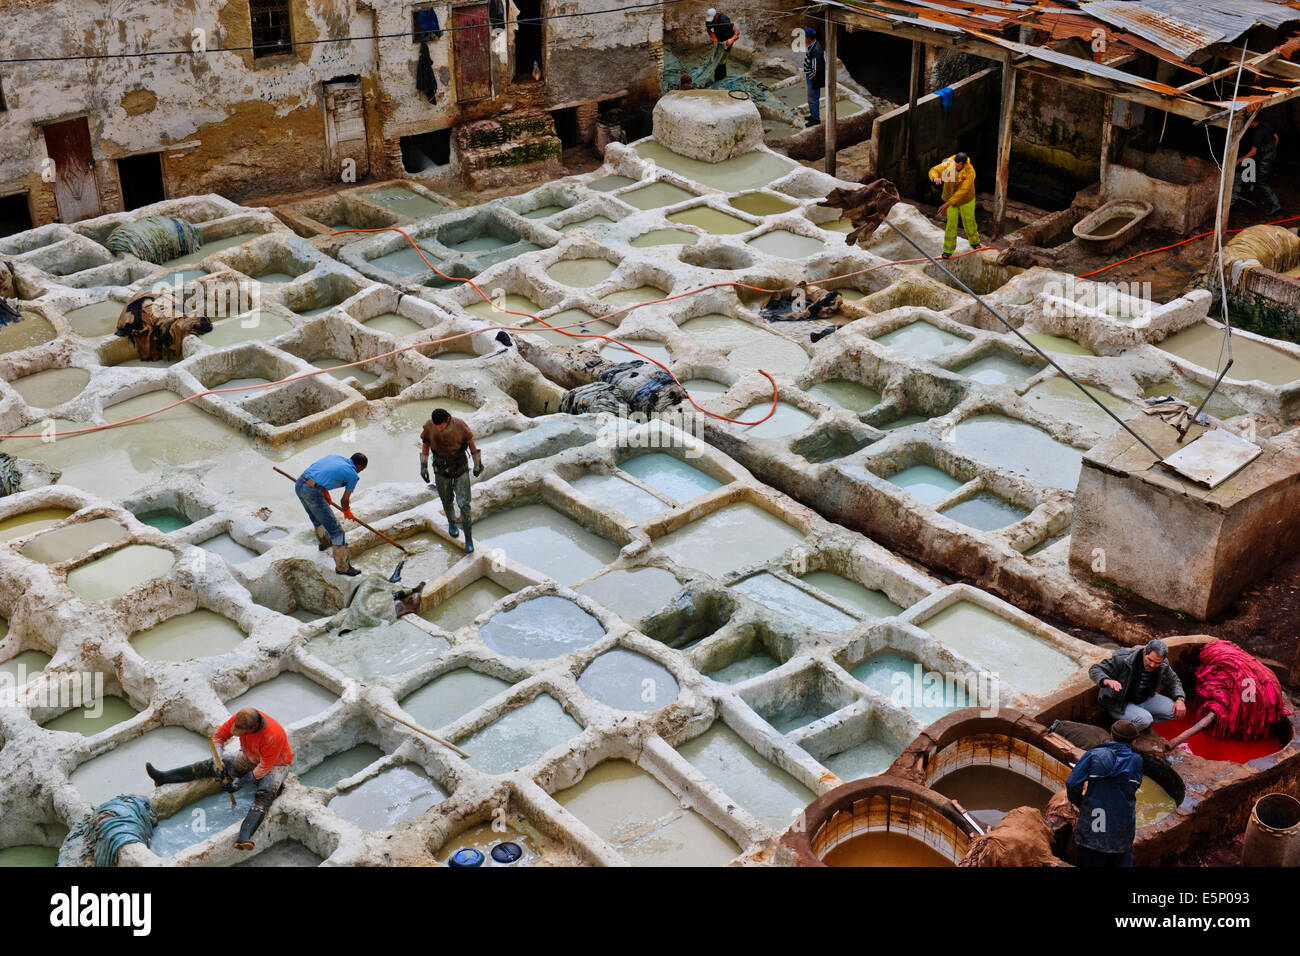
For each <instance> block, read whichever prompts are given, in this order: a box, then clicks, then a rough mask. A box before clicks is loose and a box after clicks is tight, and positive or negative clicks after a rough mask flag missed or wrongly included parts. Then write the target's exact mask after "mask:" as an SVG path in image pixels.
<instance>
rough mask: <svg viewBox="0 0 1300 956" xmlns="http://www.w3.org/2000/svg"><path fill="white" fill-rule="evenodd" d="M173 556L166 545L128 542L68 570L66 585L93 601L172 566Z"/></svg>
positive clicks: (119, 592) (162, 572)
mask: <svg viewBox="0 0 1300 956" xmlns="http://www.w3.org/2000/svg"><path fill="white" fill-rule="evenodd" d="M175 563H176V556H175V555H174V554H172V553H171V552H170V551H168V550H167V549H166V548H155V547H154V546H153V545H150V544H129V545H127V546H126V547H125V548H119V549H118V550H116V551H114V552H112V553H110V554H106V555H104V557H102V558H97V559H95V560H94V561H91V562H90V563H89V564H83V565H82V566H81V567H79V568H76V569H74V570H72V571H69V572H68V587H70V588H72V590H73V591H75V592H76V593H77V594H79V595H81V596H82V597H84V598H88V599H90V600H92V601H104V600H107V599H109V598H115V597H117V596H118V595H120V594H125V593H126V592H127V591H129V590H131V588H133V587H135V586H136V585H137V584H143V583H144V582H145V581H149V580H152V579H153V578H156V577H161V576H162V575H164V574H166V573H167V572H168V571H170V570H171V568H172V565H174V564H175Z"/></svg>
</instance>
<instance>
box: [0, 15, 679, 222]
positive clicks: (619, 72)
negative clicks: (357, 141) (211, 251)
mask: <svg viewBox="0 0 1300 956" xmlns="http://www.w3.org/2000/svg"><path fill="white" fill-rule="evenodd" d="M453 5H454V6H465V5H468V4H466V3H463V2H460V0H457V2H455V3H454V4H453V3H451V2H442V3H433V4H429V3H411V2H398V3H393V2H384V3H378V2H370V3H368V2H366V0H289V6H290V15H291V24H292V31H293V39H294V41H295V42H297V43H299V44H303V45H299V46H295V47H294V49H293V51H292V52H290V53H286V54H282V55H274V56H266V57H259V58H257V59H254V57H253V55H252V52H251V51H250V50H247V49H243V50H240V49H238V48H241V47H243V48H247V47H248V46H250V44H251V42H252V29H251V25H250V20H249V8H248V0H179V2H174V3H168V4H159V3H156V2H151V0H48V2H43V0H7V2H6V3H5V8H6V9H5V18H6V24H5V29H4V33H3V37H2V38H0V53H2V54H3V56H5V57H35V56H76V55H79V54H84V53H86V52H88V51H96V52H105V53H119V54H120V53H137V52H141V51H159V50H165V51H177V52H176V53H175V54H171V55H163V56H148V57H123V58H118V59H110V60H65V61H60V62H42V63H30V64H10V65H8V66H6V67H5V68H4V70H3V71H2V72H0V76H2V77H3V81H4V88H5V94H6V100H7V101H8V106H9V109H8V110H7V111H5V112H0V195H6V194H10V193H13V192H20V191H26V192H28V193H29V194H30V206H31V211H32V218H33V222H34V223H36V224H41V223H45V222H51V221H55V220H57V219H58V209H57V206H56V204H55V197H54V188H53V184H52V183H49V182H45V181H43V180H42V177H41V172H42V164H43V162H44V161H45V159H46V150H45V143H44V137H43V134H42V132H41V129H42V127H43V126H44V125H46V124H48V123H50V122H55V121H59V120H64V119H72V118H76V117H79V116H85V117H87V119H88V122H89V127H90V137H91V142H92V150H93V158H94V166H95V169H94V172H95V178H96V182H97V184H98V186H99V191H100V195H101V200H102V206H103V209H104V211H106V212H107V211H115V210H118V209H120V208H121V205H122V200H121V195H120V188H119V183H118V171H117V167H116V163H115V162H113V161H114V160H117V159H119V158H122V157H126V156H132V155H138V154H143V153H152V152H161V153H162V154H163V158H162V168H163V177H164V185H165V189H166V192H167V195H168V196H181V195H186V194H191V193H199V192H216V193H220V194H222V195H225V196H229V197H231V198H234V199H245V198H256V197H257V196H259V195H267V194H270V193H274V192H283V191H286V190H294V189H302V188H310V187H314V186H321V185H325V184H327V183H328V182H331V181H338V180H339V176H340V170H337V169H331V168H329V167H330V166H332V165H334V164H333V163H331V162H329V161H327V155H326V145H325V142H326V140H325V137H326V129H325V127H326V122H327V117H326V112H325V107H324V96H323V90H322V84H324V83H325V82H327V81H329V80H332V79H336V78H343V77H356V78H360V80H361V83H362V91H363V94H364V104H365V105H364V109H365V117H366V137H367V141H368V146H369V153H370V156H369V159H370V164H371V176H372V178H389V177H392V176H400V175H405V171H404V170H403V167H402V163H401V150H400V147H399V139H400V137H402V136H406V135H411V134H418V133H425V132H430V131H436V130H440V129H449V128H451V127H454V126H457V125H460V124H461V123H463V122H467V121H472V120H475V119H480V118H483V117H486V116H492V115H495V114H497V113H500V112H505V111H508V110H511V109H521V108H542V109H553V108H558V107H565V106H572V105H579V104H582V103H586V102H594V101H598V100H601V99H605V98H609V97H611V96H617V95H619V94H620V93H622V92H624V91H626V92H627V93H629V94H631V95H634V96H651V95H656V94H657V91H658V83H659V76H660V73H661V70H662V67H661V50H662V40H663V18H662V14H661V13H660V12H659V11H658V10H656V9H648V10H645V11H631V12H627V13H617V14H608V15H605V16H599V15H598V16H574V17H571V18H566V19H562V20H550V21H547V22H546V23H545V26H544V30H545V33H544V42H545V43H546V51H545V58H546V61H547V62H546V70H545V76H544V77H543V81H542V82H541V83H534V82H532V78H531V76H530V77H529V78H528V80H529V82H527V83H525V84H514V83H512V82H510V81H509V79H508V77H507V60H508V50H507V45H506V42H505V32H504V31H500V32H494V35H493V66H492V73H493V95H492V96H491V97H489V98H488V99H485V100H480V101H477V102H475V103H473V104H458V103H457V101H456V93H455V88H454V79H453V78H454V75H455V70H454V65H455V63H454V58H455V55H456V53H455V47H456V42H455V35H454V34H453V33H452V32H451V31H450V30H448V29H447V28H448V27H449V26H450V25H451V22H452V7H453ZM622 5H624V3H623V0H569V2H562V0H544V2H543V12H544V14H545V15H552V14H561V13H577V12H578V11H579V10H581V11H582V12H583V13H589V12H594V11H597V10H599V9H609V8H614V7H619V6H622ZM425 6H432V7H433V9H434V10H435V11H436V12H437V14H438V18H439V21H440V23H441V24H442V26H443V28H444V33H443V36H442V38H441V39H435V40H431V41H430V43H429V50H430V54H431V57H432V60H433V66H434V71H435V75H436V77H437V80H438V85H439V90H438V95H437V99H436V102H434V103H429V102H428V101H427V100H426V99H425V97H424V96H423V95H422V94H420V93H418V92H417V91H416V89H415V73H416V63H417V57H418V54H419V50H420V45H419V44H418V43H415V42H413V41H412V38H411V37H409V36H401V37H392V38H387V39H378V40H373V39H361V40H355V41H350V42H347V43H331V42H317V41H325V40H326V38H329V37H340V36H357V37H368V36H371V35H374V34H381V35H382V34H391V33H408V32H409V31H410V30H411V29H412V11H413V9H415V8H417V7H425ZM195 29H201V30H203V31H205V41H206V46H207V48H208V51H209V52H207V53H206V54H203V55H198V54H195V53H192V52H186V51H187V50H188V48H190V46H191V42H192V32H191V31H193V30H195ZM218 49H224V50H228V51H230V52H212V51H214V50H218ZM592 119H593V120H594V113H593V115H592ZM449 166H450V164H449ZM435 175H436V173H435Z"/></svg>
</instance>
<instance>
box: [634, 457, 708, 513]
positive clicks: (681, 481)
mask: <svg viewBox="0 0 1300 956" xmlns="http://www.w3.org/2000/svg"><path fill="white" fill-rule="evenodd" d="M619 468H621V469H622V470H623V471H626V472H627V473H628V474H629V475H632V476H633V477H634V478H639V479H640V480H641V481H644V482H645V483H646V484H647V485H649V486H650V487H651V488H653V489H654V490H655V491H658V492H660V493H662V494H665V495H667V496H668V497H669V498H671V499H673V500H674V501H676V502H677V503H679V504H685V503H686V502H688V501H692V500H694V499H695V498H698V497H699V496H700V495H703V494H707V493H708V492H710V491H712V490H713V489H714V488H721V487H722V482H720V481H718V480H717V479H716V478H714V477H713V476H711V475H707V474H705V473H704V472H702V471H700V470H699V469H698V468H695V467H694V466H692V465H689V464H687V463H686V462H684V461H682V460H681V459H680V458H676V457H674V456H672V455H669V454H667V453H666V452H662V451H655V452H650V453H649V454H646V455H637V456H636V457H635V458H629V459H628V460H627V461H625V462H623V464H621V465H619Z"/></svg>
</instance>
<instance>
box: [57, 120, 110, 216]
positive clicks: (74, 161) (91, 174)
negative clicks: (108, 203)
mask: <svg viewBox="0 0 1300 956" xmlns="http://www.w3.org/2000/svg"><path fill="white" fill-rule="evenodd" d="M45 150H46V152H47V153H48V154H49V156H50V158H51V159H53V160H54V198H55V201H56V202H57V203H58V206H59V218H60V219H61V220H63V221H64V222H77V221H78V220H81V219H89V218H90V217H91V216H98V215H100V214H101V213H102V212H103V211H104V210H103V207H102V206H101V205H100V202H99V184H98V183H96V182H95V166H94V159H93V158H92V156H91V152H90V125H89V124H88V123H87V122H86V118H85V117H84V116H81V117H78V118H77V119H72V120H64V121H63V122H62V123H51V124H50V125H49V126H46V127H45Z"/></svg>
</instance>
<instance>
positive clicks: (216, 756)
mask: <svg viewBox="0 0 1300 956" xmlns="http://www.w3.org/2000/svg"><path fill="white" fill-rule="evenodd" d="M208 745H209V746H210V747H211V748H212V759H213V760H215V761H216V762H217V774H218V775H219V776H220V777H221V782H222V783H225V782H226V778H227V774H226V765H225V764H224V763H222V762H221V751H220V750H218V749H217V742H216V741H215V740H213V739H212V738H211V737H209V738H208ZM230 805H231V806H232V807H233V806H234V805H235V794H234V792H233V791H232V792H231V793H230Z"/></svg>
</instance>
